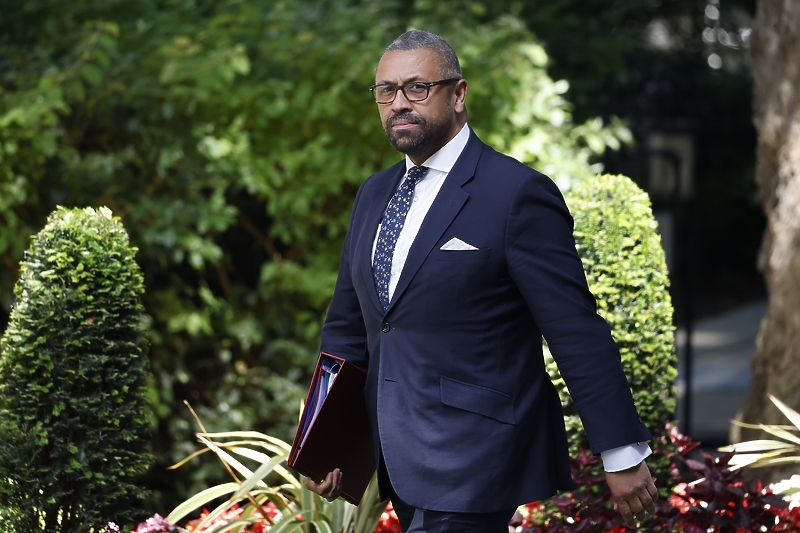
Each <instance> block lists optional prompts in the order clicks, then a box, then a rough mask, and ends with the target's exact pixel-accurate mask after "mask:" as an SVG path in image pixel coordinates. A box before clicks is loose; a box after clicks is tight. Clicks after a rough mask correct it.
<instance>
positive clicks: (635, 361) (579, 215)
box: [548, 175, 677, 480]
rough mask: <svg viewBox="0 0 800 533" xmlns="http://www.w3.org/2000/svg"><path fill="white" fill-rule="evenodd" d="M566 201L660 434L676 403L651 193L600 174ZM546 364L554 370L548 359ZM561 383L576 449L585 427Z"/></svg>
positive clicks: (640, 405)
mask: <svg viewBox="0 0 800 533" xmlns="http://www.w3.org/2000/svg"><path fill="white" fill-rule="evenodd" d="M566 201H567V205H568V206H569V208H570V212H571V213H572V216H573V218H574V220H575V230H574V235H575V246H576V248H577V250H578V254H579V255H580V257H581V261H582V262H583V267H584V271H585V272H586V279H587V281H588V283H589V289H590V290H591V291H592V293H593V294H594V296H595V298H596V299H597V303H598V312H599V314H600V315H601V316H602V317H603V318H605V319H606V322H608V324H609V326H610V328H611V334H612V336H613V337H614V340H615V342H616V343H617V347H618V348H619V350H620V355H621V358H622V366H623V368H624V370H625V374H626V376H627V378H628V382H629V383H630V386H631V391H632V393H633V398H634V402H635V403H636V407H637V409H638V411H639V415H640V416H641V418H642V420H643V421H644V423H645V425H646V426H647V427H648V429H650V431H651V433H653V434H654V436H655V437H656V438H657V439H658V438H659V437H661V436H663V434H664V431H665V429H664V428H665V427H666V425H667V422H669V421H670V420H671V419H672V416H673V412H674V410H675V389H674V381H675V378H676V374H677V371H676V357H675V346H674V340H673V332H674V328H673V325H672V311H673V309H672V302H671V299H670V295H669V292H668V290H667V289H668V287H669V278H668V275H667V267H666V263H665V259H664V251H663V249H662V248H661V238H660V236H659V234H658V232H657V226H656V223H655V220H654V219H653V214H652V211H651V208H650V200H649V198H648V197H647V194H646V193H645V192H644V191H642V190H641V189H640V188H639V187H638V186H636V184H635V183H633V182H632V181H631V180H630V179H629V178H626V177H624V176H610V175H603V176H598V177H596V178H593V179H588V180H585V181H583V182H581V183H579V184H577V185H576V186H575V187H573V188H572V189H571V190H570V191H569V192H568V193H567V195H566ZM548 370H549V371H550V372H551V374H555V373H556V372H557V369H556V368H555V367H554V365H553V364H552V363H551V364H549V365H548ZM558 386H559V392H560V393H561V397H562V405H563V406H564V408H565V412H566V413H567V414H568V416H567V428H568V432H569V433H570V434H571V437H570V444H571V446H572V447H573V450H575V451H577V448H578V447H581V446H582V447H586V442H585V436H584V435H583V429H582V426H581V425H580V421H579V419H578V417H577V413H576V412H575V408H574V406H573V405H572V399H571V397H570V396H569V391H568V390H567V389H566V387H565V386H564V385H563V381H559V383H558ZM664 442H666V440H664ZM653 444H654V446H661V445H662V441H661V440H656V441H654V443H653ZM661 467H663V468H669V465H668V464H666V463H664V464H663V465H659V466H658V468H661ZM658 478H659V479H663V480H669V479H671V476H670V475H669V474H668V472H666V471H665V472H664V474H663V475H659V476H658Z"/></svg>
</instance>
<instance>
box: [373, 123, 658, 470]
mask: <svg viewBox="0 0 800 533" xmlns="http://www.w3.org/2000/svg"><path fill="white" fill-rule="evenodd" d="M468 140H469V127H467V125H466V124H465V125H464V127H463V128H461V131H459V132H458V134H456V136H455V137H453V138H452V139H451V140H450V142H448V143H447V144H445V145H444V146H443V147H442V148H440V149H439V151H438V152H436V153H435V154H433V155H432V156H430V157H429V158H428V159H427V160H426V161H425V162H424V163H422V166H424V167H428V168H429V169H430V170H428V174H427V175H425V177H424V178H422V180H421V181H420V182H419V183H417V185H416V187H415V188H414V198H413V200H412V202H411V207H410V208H409V210H408V215H406V220H405V223H404V224H403V229H401V230H400V235H399V236H398V237H397V244H396V245H395V249H394V255H392V271H391V273H390V276H389V300H391V299H392V296H393V295H394V289H395V288H396V287H397V281H398V280H399V279H400V273H401V272H402V271H403V266H404V265H405V263H406V258H407V257H408V251H409V250H410V249H411V245H412V244H413V243H414V239H415V238H416V237H417V233H418V232H419V228H420V227H421V226H422V221H423V220H425V215H427V214H428V210H430V208H431V205H432V204H433V201H434V200H435V199H436V195H437V194H439V189H441V188H442V184H443V183H444V180H445V179H446V178H447V175H448V174H449V173H450V171H451V170H452V169H453V165H455V163H456V161H457V160H458V157H459V156H460V155H461V152H463V151H464V147H465V146H467V141H468ZM414 166H415V165H414V162H413V161H411V158H410V157H408V156H406V175H405V176H403V179H402V180H401V181H400V183H403V182H404V181H405V179H406V178H407V177H408V170H409V169H410V168H412V167H414ZM380 229H381V228H380V225H379V226H378V228H377V230H376V232H375V240H374V241H373V243H372V257H373V258H374V256H375V246H376V245H377V243H378V234H379V233H380ZM651 453H652V451H651V450H650V446H648V445H647V443H646V442H637V443H636V444H629V445H626V446H620V447H619V448H614V449H612V450H606V451H604V452H601V453H600V456H601V457H602V459H603V468H604V469H605V471H606V472H618V471H620V470H625V469H626V468H630V467H632V466H636V465H638V464H639V463H640V462H642V461H643V460H644V459H645V458H647V456H649V455H650V454H651Z"/></svg>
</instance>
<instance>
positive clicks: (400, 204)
mask: <svg viewBox="0 0 800 533" xmlns="http://www.w3.org/2000/svg"><path fill="white" fill-rule="evenodd" d="M428 170H429V169H428V167H412V168H411V169H410V170H409V171H408V177H406V180H405V181H404V182H403V183H402V185H400V187H399V188H398V189H397V192H395V193H394V196H392V199H391V200H389V205H388V206H387V207H386V212H385V213H384V214H383V221H382V222H381V229H380V231H379V232H378V242H377V243H376V245H375V256H374V257H373V259H372V277H373V278H374V279H375V289H376V290H377V291H378V299H379V300H380V301H381V305H382V306H383V310H384V311H386V310H387V309H388V308H389V278H390V277H391V274H392V256H394V248H395V246H396V245H397V238H398V237H399V236H400V230H402V229H403V224H405V221H406V215H408V209H409V208H410V207H411V199H412V198H413V196H414V187H416V186H417V183H419V181H420V180H421V179H422V178H424V177H425V175H426V174H427V173H428Z"/></svg>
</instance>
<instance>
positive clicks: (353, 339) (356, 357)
mask: <svg viewBox="0 0 800 533" xmlns="http://www.w3.org/2000/svg"><path fill="white" fill-rule="evenodd" d="M363 189H364V186H363V185H362V186H361V188H360V189H359V191H358V194H356V199H355V202H354V204H353V211H352V213H351V214H350V226H349V228H348V230H347V234H346V235H345V238H344V246H343V247H342V256H341V260H340V262H339V275H338V277H337V278H336V287H335V289H334V291H333V298H332V300H331V305H330V307H329V308H328V315H327V317H326V318H325V324H324V325H323V326H322V333H321V349H320V351H322V352H326V353H329V354H332V355H336V356H338V357H341V358H343V359H346V360H347V361H350V362H351V363H353V364H355V365H357V366H359V367H361V368H362V369H364V370H366V369H367V366H368V363H369V355H368V353H367V330H366V327H365V325H364V317H363V315H362V313H361V304H360V303H359V301H358V295H357V294H356V290H355V287H354V286H353V279H352V269H351V268H350V258H351V249H352V241H353V233H354V232H355V231H356V230H357V228H355V227H354V219H355V213H356V211H357V209H358V200H359V198H360V197H361V191H362V190H363Z"/></svg>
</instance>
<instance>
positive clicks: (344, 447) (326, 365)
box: [288, 353, 375, 505]
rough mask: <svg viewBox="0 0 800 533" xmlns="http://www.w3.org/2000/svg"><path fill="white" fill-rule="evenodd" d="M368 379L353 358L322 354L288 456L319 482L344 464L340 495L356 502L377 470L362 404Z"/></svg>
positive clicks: (300, 470) (306, 473) (290, 464)
mask: <svg viewBox="0 0 800 533" xmlns="http://www.w3.org/2000/svg"><path fill="white" fill-rule="evenodd" d="M334 375H335V378H334V377H333V376H334ZM366 380H367V375H366V374H365V373H364V371H363V370H361V369H360V368H358V367H357V366H355V365H354V364H352V363H348V362H347V361H345V360H344V359H342V358H340V357H336V356H334V355H330V354H326V353H321V354H320V355H319V359H318V360H317V367H316V369H315V370H314V377H313V378H312V379H311V387H309V389H308V396H307V397H306V404H305V407H304V408H303V414H302V416H301V417H300V425H299V426H298V428H297V432H296V433H295V436H294V442H293V443H292V451H291V453H290V454H289V461H288V464H289V466H290V467H292V468H294V469H295V470H297V471H298V472H300V473H301V474H303V475H304V476H308V477H309V478H311V479H313V480H314V481H317V482H319V481H320V480H324V479H325V476H326V475H328V472H332V471H333V469H334V468H338V469H340V470H341V471H342V498H344V499H345V500H347V501H348V502H350V503H352V504H353V505H358V504H359V502H360V501H361V497H362V496H363V495H364V491H365V490H366V488H367V485H368V484H369V481H370V479H372V473H373V472H374V471H375V451H374V449H373V446H372V431H371V429H370V425H369V420H368V419H367V409H366V407H365V405H364V385H365V383H366ZM331 381H332V382H331ZM315 413H316V414H315Z"/></svg>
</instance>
